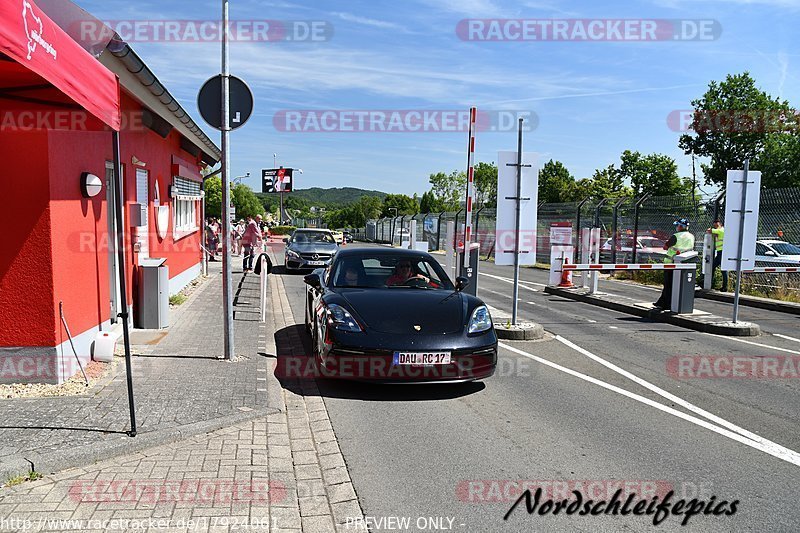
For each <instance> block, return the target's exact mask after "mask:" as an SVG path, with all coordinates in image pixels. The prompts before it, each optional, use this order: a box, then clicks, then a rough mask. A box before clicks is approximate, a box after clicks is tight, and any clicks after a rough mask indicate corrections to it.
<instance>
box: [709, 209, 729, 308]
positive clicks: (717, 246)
mask: <svg viewBox="0 0 800 533" xmlns="http://www.w3.org/2000/svg"><path fill="white" fill-rule="evenodd" d="M706 232H707V233H710V234H711V235H713V236H714V264H713V266H712V267H711V275H712V276H713V275H714V272H716V271H717V269H718V268H720V266H721V265H722V241H723V240H724V239H725V226H723V225H722V221H721V220H720V219H716V220H715V221H714V224H713V227H711V228H708V230H707V231H706ZM722 292H728V271H727V270H723V271H722Z"/></svg>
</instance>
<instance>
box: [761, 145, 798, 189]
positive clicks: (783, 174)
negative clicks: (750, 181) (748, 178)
mask: <svg viewBox="0 0 800 533" xmlns="http://www.w3.org/2000/svg"><path fill="white" fill-rule="evenodd" d="M751 166H752V168H753V169H755V170H760V171H761V173H762V175H761V186H762V187H764V188H767V189H775V188H782V187H800V135H798V134H797V133H771V134H769V135H767V137H766V139H765V140H764V150H763V152H761V153H760V154H758V155H757V156H756V157H755V159H754V160H753V161H752V162H751Z"/></svg>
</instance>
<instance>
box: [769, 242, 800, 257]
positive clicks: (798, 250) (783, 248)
mask: <svg viewBox="0 0 800 533" xmlns="http://www.w3.org/2000/svg"><path fill="white" fill-rule="evenodd" d="M770 246H772V248H773V249H774V250H775V251H776V252H778V253H779V254H781V255H800V246H795V245H794V244H789V243H788V242H776V243H774V244H771V245H770Z"/></svg>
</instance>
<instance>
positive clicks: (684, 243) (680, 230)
mask: <svg viewBox="0 0 800 533" xmlns="http://www.w3.org/2000/svg"><path fill="white" fill-rule="evenodd" d="M673 224H674V225H675V234H674V235H673V236H672V237H670V238H669V240H668V241H667V242H666V243H665V244H664V249H665V250H666V251H667V254H666V256H665V257H664V262H665V263H674V262H675V261H674V257H675V256H676V255H678V254H680V253H683V252H688V251H690V250H694V234H692V233H690V232H689V221H688V220H686V219H685V218H680V219H678V220H676V221H675V222H674V223H673ZM672 273H673V271H672V270H665V271H664V289H663V290H662V291H661V297H660V298H659V299H658V301H656V302H655V303H654V304H653V306H654V307H656V308H657V309H668V308H669V306H670V305H669V304H670V302H671V301H672Z"/></svg>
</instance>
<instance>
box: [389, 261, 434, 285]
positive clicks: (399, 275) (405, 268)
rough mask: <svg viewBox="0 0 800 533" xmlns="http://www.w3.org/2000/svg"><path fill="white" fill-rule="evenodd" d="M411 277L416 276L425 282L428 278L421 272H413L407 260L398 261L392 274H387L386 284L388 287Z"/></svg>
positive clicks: (400, 283) (399, 283)
mask: <svg viewBox="0 0 800 533" xmlns="http://www.w3.org/2000/svg"><path fill="white" fill-rule="evenodd" d="M412 278H417V279H421V280H423V281H424V282H425V283H428V282H429V281H430V280H429V279H428V278H427V277H425V276H423V275H422V274H417V273H416V272H414V269H413V268H412V267H411V263H410V262H408V261H400V262H399V263H397V266H396V267H395V269H394V274H392V275H391V276H389V278H388V279H387V280H386V285H387V286H388V287H392V286H394V285H403V284H404V283H406V282H407V281H408V280H410V279H412Z"/></svg>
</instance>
